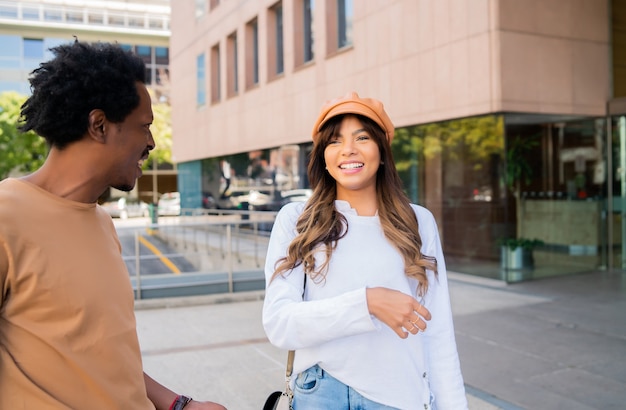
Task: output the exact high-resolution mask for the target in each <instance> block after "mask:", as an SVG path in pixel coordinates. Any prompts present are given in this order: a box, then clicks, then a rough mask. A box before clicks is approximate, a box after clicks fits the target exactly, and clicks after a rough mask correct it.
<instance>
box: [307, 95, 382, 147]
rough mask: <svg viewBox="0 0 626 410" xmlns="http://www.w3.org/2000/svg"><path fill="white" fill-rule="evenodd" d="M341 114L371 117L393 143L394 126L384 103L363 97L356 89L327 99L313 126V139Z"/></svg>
mask: <svg viewBox="0 0 626 410" xmlns="http://www.w3.org/2000/svg"><path fill="white" fill-rule="evenodd" d="M340 114H360V115H363V116H365V117H367V118H369V119H371V120H372V121H374V122H375V123H376V124H378V125H379V126H380V128H382V129H383V131H385V134H387V141H389V144H391V141H392V140H393V132H394V127H393V123H392V122H391V119H390V118H389V116H388V115H387V113H386V112H385V109H384V108H383V103H382V102H380V101H378V100H375V99H373V98H361V97H359V95H358V94H357V93H356V92H354V91H352V92H350V93H348V94H346V95H345V96H343V97H341V98H336V99H334V100H330V101H327V102H326V103H325V104H324V106H323V107H322V111H321V112H320V115H319V117H317V121H315V126H314V127H313V139H315V137H316V136H317V134H318V132H319V131H320V129H321V128H322V126H323V125H324V124H325V123H326V121H328V120H330V119H331V118H333V117H336V116H337V115H340Z"/></svg>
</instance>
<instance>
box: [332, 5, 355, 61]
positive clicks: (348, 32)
mask: <svg viewBox="0 0 626 410" xmlns="http://www.w3.org/2000/svg"><path fill="white" fill-rule="evenodd" d="M326 1H327V2H326V6H327V7H326V8H327V10H328V13H326V30H327V32H326V53H327V54H333V53H335V52H336V51H337V50H340V49H342V48H345V47H350V46H351V45H352V21H353V16H354V10H353V3H352V0H326Z"/></svg>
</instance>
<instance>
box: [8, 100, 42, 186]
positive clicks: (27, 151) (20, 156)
mask: <svg viewBox="0 0 626 410" xmlns="http://www.w3.org/2000/svg"><path fill="white" fill-rule="evenodd" d="M24 101H26V96H24V95H21V94H19V93H17V92H14V91H7V92H3V93H1V94H0V179H4V178H6V177H8V176H9V174H10V173H11V172H25V173H28V172H33V171H35V170H37V169H38V168H39V167H40V166H41V165H42V164H43V162H44V161H45V158H46V155H47V153H48V147H47V145H46V142H45V140H44V139H43V138H41V137H39V136H38V135H37V134H35V133H34V132H32V131H29V132H26V133H24V132H21V131H19V130H18V125H19V118H20V108H21V107H22V104H23V103H24Z"/></svg>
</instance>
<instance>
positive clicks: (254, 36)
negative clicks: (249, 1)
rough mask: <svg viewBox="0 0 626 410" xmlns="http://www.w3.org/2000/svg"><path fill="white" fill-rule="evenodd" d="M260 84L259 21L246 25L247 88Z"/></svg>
mask: <svg viewBox="0 0 626 410" xmlns="http://www.w3.org/2000/svg"><path fill="white" fill-rule="evenodd" d="M258 83H259V24H258V21H257V19H256V18H255V19H254V20H252V21H250V22H249V23H248V24H246V88H250V87H252V86H254V85H257V84H258Z"/></svg>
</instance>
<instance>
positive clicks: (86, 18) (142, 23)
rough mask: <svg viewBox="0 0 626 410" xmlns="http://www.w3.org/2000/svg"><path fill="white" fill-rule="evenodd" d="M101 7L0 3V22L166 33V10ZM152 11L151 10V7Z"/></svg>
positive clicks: (107, 3) (167, 28)
mask: <svg viewBox="0 0 626 410" xmlns="http://www.w3.org/2000/svg"><path fill="white" fill-rule="evenodd" d="M102 4H103V5H106V6H105V7H104V8H98V7H94V5H89V4H88V3H86V4H85V5H84V6H68V5H63V4H49V3H36V2H28V1H0V21H6V20H15V21H19V22H21V23H32V24H63V25H85V26H90V27H93V26H102V27H103V28H121V29H137V30H151V31H163V32H169V30H170V15H169V11H166V10H167V8H165V7H156V8H155V9H156V10H151V7H150V6H146V8H147V10H146V11H134V10H123V9H120V8H114V5H115V4H116V2H106V3H105V2H102ZM153 8H154V7H153Z"/></svg>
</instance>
